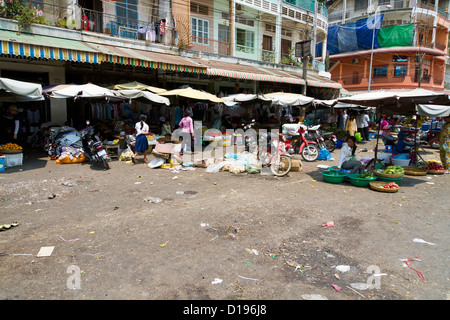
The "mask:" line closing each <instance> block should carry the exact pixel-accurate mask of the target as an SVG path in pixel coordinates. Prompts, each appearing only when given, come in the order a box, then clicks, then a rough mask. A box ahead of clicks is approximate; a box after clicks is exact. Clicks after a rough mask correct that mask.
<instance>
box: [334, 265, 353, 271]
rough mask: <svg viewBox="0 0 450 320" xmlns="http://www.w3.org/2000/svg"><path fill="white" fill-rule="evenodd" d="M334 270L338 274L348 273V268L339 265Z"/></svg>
mask: <svg viewBox="0 0 450 320" xmlns="http://www.w3.org/2000/svg"><path fill="white" fill-rule="evenodd" d="M336 270H338V271H340V272H348V271H350V266H347V265H339V266H336Z"/></svg>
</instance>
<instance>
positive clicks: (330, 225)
mask: <svg viewBox="0 0 450 320" xmlns="http://www.w3.org/2000/svg"><path fill="white" fill-rule="evenodd" d="M322 227H334V222H333V221H328V222H327V223H324V224H322Z"/></svg>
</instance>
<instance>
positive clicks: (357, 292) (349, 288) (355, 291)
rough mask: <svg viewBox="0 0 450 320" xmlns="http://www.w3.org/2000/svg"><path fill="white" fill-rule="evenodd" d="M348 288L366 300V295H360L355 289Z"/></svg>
mask: <svg viewBox="0 0 450 320" xmlns="http://www.w3.org/2000/svg"><path fill="white" fill-rule="evenodd" d="M346 287H347V288H349V289H350V290H352V291H353V292H355V293H357V294H359V295H360V296H361V297H363V298H365V296H364V295H362V294H361V293H359V292H358V291H356V290H355V289H353V288H352V287H349V286H346Z"/></svg>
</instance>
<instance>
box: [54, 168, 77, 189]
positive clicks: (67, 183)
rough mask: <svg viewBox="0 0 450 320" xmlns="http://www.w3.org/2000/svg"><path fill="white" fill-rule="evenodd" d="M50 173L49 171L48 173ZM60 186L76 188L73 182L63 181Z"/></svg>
mask: <svg viewBox="0 0 450 320" xmlns="http://www.w3.org/2000/svg"><path fill="white" fill-rule="evenodd" d="M49 172H50V171H49ZM61 184H62V185H63V186H66V187H76V186H77V183H76V182H73V181H67V180H66V181H63V182H61Z"/></svg>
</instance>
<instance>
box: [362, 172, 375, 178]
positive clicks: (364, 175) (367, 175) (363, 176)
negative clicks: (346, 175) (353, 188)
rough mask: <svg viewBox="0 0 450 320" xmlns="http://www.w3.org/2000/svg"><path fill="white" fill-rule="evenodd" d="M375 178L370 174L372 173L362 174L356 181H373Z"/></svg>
mask: <svg viewBox="0 0 450 320" xmlns="http://www.w3.org/2000/svg"><path fill="white" fill-rule="evenodd" d="M373 178H375V176H374V175H373V174H372V172H364V173H362V174H360V175H359V176H358V179H373Z"/></svg>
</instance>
